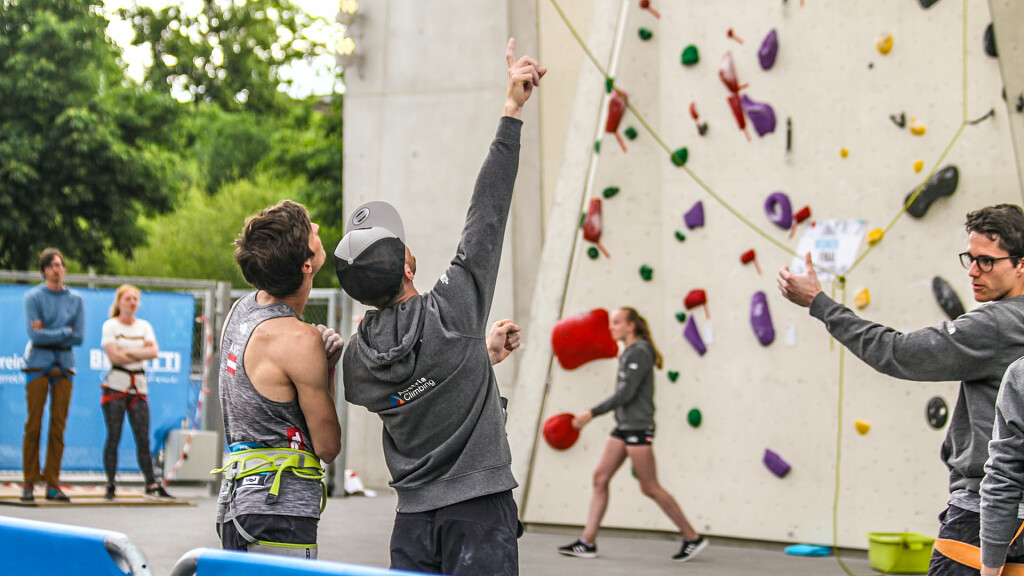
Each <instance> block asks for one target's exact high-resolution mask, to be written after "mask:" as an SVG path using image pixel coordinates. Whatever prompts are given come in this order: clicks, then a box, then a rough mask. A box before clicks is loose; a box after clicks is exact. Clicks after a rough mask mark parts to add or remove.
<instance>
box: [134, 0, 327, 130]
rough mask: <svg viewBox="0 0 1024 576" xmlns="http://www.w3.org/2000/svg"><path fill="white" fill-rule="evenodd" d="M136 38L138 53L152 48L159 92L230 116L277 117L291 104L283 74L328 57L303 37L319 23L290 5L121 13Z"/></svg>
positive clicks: (215, 0) (208, 1)
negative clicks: (241, 111) (243, 111)
mask: <svg viewBox="0 0 1024 576" xmlns="http://www.w3.org/2000/svg"><path fill="white" fill-rule="evenodd" d="M120 14H121V16H122V17H123V18H124V19H125V20H127V21H128V22H130V23H131V24H132V28H133V29H134V30H135V37H134V39H133V40H132V44H133V45H137V46H147V47H148V48H149V50H150V51H151V53H152V56H153V65H152V67H151V68H150V69H149V70H148V72H147V74H146V80H147V82H149V83H150V85H151V86H152V87H153V88H154V89H159V90H165V91H169V92H173V93H174V94H175V97H177V98H179V99H182V100H188V101H192V102H195V103H201V102H207V103H213V104H217V105H219V106H220V107H222V108H224V109H226V110H239V109H243V108H244V109H248V110H251V111H254V112H265V111H268V110H278V109H280V108H281V106H282V105H283V104H284V102H285V100H286V99H287V96H286V95H284V94H282V93H281V92H280V91H279V88H280V87H281V86H283V85H287V84H288V82H289V81H288V80H286V79H284V78H283V77H282V75H281V71H282V68H283V67H284V66H285V65H287V64H289V63H292V62H295V61H298V60H302V59H308V58H312V57H313V56H316V55H321V54H324V53H325V50H326V49H325V47H324V45H323V43H322V42H318V41H314V40H311V39H310V38H307V37H306V36H305V34H304V31H305V30H306V29H307V28H309V27H310V26H311V25H312V24H313V23H314V22H315V21H316V19H315V18H312V17H311V16H309V15H308V14H306V13H305V12H303V11H302V10H301V9H300V8H298V7H297V6H295V5H294V4H293V3H292V2H291V1H290V0H248V1H246V2H241V3H239V2H234V1H232V0H203V3H202V10H201V11H200V12H199V13H198V14H195V15H191V14H189V13H188V12H187V11H185V10H184V9H183V8H182V6H180V5H171V6H168V7H166V8H163V9H160V10H154V9H152V8H149V7H135V8H132V9H123V10H121V11H120Z"/></svg>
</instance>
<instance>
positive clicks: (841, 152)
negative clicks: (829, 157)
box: [839, 148, 850, 158]
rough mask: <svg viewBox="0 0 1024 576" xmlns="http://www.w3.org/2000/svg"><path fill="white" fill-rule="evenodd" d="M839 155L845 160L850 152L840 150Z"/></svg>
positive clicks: (843, 149)
mask: <svg viewBox="0 0 1024 576" xmlns="http://www.w3.org/2000/svg"><path fill="white" fill-rule="evenodd" d="M839 155H840V156H842V157H843V158H846V157H847V156H849V155H850V151H849V150H847V149H846V148H840V149H839Z"/></svg>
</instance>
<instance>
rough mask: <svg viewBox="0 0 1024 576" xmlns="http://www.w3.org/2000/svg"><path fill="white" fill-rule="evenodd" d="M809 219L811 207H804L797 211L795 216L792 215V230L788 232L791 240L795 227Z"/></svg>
mask: <svg viewBox="0 0 1024 576" xmlns="http://www.w3.org/2000/svg"><path fill="white" fill-rule="evenodd" d="M810 217H811V207H810V206H804V207H803V208H801V209H799V210H797V212H796V214H793V228H791V229H790V230H789V237H790V238H792V237H793V235H794V234H796V228H797V226H799V225H800V223H801V222H803V221H804V220H807V219H808V218H810Z"/></svg>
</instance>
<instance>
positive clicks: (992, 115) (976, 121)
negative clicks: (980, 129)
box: [967, 108, 996, 124]
mask: <svg viewBox="0 0 1024 576" xmlns="http://www.w3.org/2000/svg"><path fill="white" fill-rule="evenodd" d="M995 116H996V109H995V108H990V109H989V111H988V112H986V113H985V115H984V116H979V117H978V118H975V119H974V120H968V121H967V123H968V124H981V123H982V122H984V121H985V120H988V119H989V118H995Z"/></svg>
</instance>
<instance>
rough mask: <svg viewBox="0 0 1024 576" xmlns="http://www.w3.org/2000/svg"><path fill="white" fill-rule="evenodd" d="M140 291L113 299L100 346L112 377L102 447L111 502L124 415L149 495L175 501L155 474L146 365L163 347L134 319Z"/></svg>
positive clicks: (104, 402) (127, 287) (128, 289)
mask: <svg viewBox="0 0 1024 576" xmlns="http://www.w3.org/2000/svg"><path fill="white" fill-rule="evenodd" d="M139 296H140V292H139V289H138V288H136V287H135V286H132V285H131V284H123V285H121V286H120V287H119V288H118V289H117V293H116V294H115V296H114V305H113V306H112V307H111V308H110V319H109V320H107V321H106V322H104V323H103V336H102V339H101V340H100V345H101V346H103V351H104V352H106V353H107V357H108V358H110V364H111V368H110V372H108V373H107V376H106V378H105V379H104V380H103V384H102V388H103V397H102V399H101V401H100V404H101V406H102V408H103V416H104V418H105V419H106V422H107V442H106V445H105V446H104V448H103V468H104V470H105V471H106V473H107V494H106V498H107V499H108V500H113V499H114V497H115V492H116V488H115V484H114V475H115V474H116V473H117V447H118V444H120V442H121V428H122V426H123V425H124V415H125V413H126V412H127V413H128V422H129V423H130V424H131V427H132V434H134V435H135V447H136V456H137V457H138V459H139V468H140V469H141V470H142V474H143V476H145V478H146V495H147V496H154V497H158V498H171V497H172V496H171V495H170V494H168V493H167V491H166V490H164V487H163V486H162V485H161V484H160V483H159V482H157V481H156V478H155V477H154V475H153V458H152V456H150V453H149V402H148V400H147V399H146V394H147V393H148V392H149V390H148V386H147V382H146V370H145V361H146V360H152V359H154V358H156V356H157V352H158V348H157V343H156V335H155V334H154V333H153V327H152V326H151V325H150V324H149V322H146V321H145V320H142V319H140V318H136V317H135V313H136V312H137V311H138V309H139Z"/></svg>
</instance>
